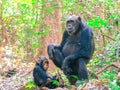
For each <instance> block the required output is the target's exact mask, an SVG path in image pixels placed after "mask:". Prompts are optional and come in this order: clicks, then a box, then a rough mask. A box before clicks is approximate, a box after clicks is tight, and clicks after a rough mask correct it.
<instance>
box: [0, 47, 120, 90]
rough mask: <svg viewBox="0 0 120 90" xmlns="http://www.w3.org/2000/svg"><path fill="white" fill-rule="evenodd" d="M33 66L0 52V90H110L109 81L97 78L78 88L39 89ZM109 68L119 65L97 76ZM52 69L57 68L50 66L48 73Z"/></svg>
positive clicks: (12, 55) (31, 63) (10, 54)
mask: <svg viewBox="0 0 120 90" xmlns="http://www.w3.org/2000/svg"><path fill="white" fill-rule="evenodd" d="M7 50H8V49H7ZM6 52H8V51H6ZM9 52H10V50H9ZM50 62H51V61H50ZM34 65H35V63H33V62H26V61H25V60H21V59H18V58H16V57H15V56H14V54H12V51H11V53H9V55H7V54H1V52H0V90H112V89H110V88H109V87H108V85H107V84H106V83H109V82H110V81H109V79H102V80H101V79H98V78H97V79H92V80H90V81H89V82H86V83H84V84H82V85H79V86H78V87H75V86H73V85H66V86H65V87H64V88H60V87H58V88H56V89H48V88H45V87H44V89H40V88H39V87H36V86H35V85H34V83H33V76H32V73H33V68H34ZM111 66H113V67H116V68H118V69H120V64H119V63H117V64H111V65H108V66H105V67H103V68H102V69H101V70H100V71H99V72H97V74H100V73H101V72H103V71H104V70H106V69H108V68H109V67H111ZM52 69H54V72H55V70H56V69H57V68H56V67H55V66H54V65H53V64H51V65H50V68H49V72H51V70H52ZM60 72H62V71H60ZM60 74H61V73H60ZM63 76H64V75H63ZM118 78H120V73H119V74H118ZM31 82H32V83H31Z"/></svg>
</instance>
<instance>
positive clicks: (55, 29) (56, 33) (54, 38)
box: [41, 0, 62, 70]
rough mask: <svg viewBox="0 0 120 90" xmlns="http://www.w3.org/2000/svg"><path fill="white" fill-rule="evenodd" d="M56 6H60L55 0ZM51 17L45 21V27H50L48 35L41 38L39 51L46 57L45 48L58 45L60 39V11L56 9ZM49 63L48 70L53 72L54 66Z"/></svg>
mask: <svg viewBox="0 0 120 90" xmlns="http://www.w3.org/2000/svg"><path fill="white" fill-rule="evenodd" d="M56 4H57V5H60V1H59V0H57V2H56ZM48 5H50V6H52V3H50V2H48ZM52 15H53V16H52V17H49V16H48V17H47V18H46V20H45V23H44V24H45V25H47V26H50V33H49V35H48V36H45V37H44V38H43V40H44V41H43V42H42V43H41V44H42V49H41V55H44V56H47V57H48V54H47V46H48V45H49V44H50V43H55V44H60V42H61V38H62V28H61V21H60V17H61V15H60V10H59V8H56V10H55V11H53V12H52ZM49 62H50V68H49V69H50V70H54V69H55V65H54V64H53V62H52V61H51V60H49Z"/></svg>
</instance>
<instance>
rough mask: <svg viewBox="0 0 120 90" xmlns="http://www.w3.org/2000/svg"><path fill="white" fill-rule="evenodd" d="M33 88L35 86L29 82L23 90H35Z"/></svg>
mask: <svg viewBox="0 0 120 90" xmlns="http://www.w3.org/2000/svg"><path fill="white" fill-rule="evenodd" d="M35 87H36V85H35V84H34V82H33V81H29V82H28V83H27V85H26V86H25V90H33V88H35Z"/></svg>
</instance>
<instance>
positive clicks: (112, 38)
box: [102, 33, 116, 41]
mask: <svg viewBox="0 0 120 90" xmlns="http://www.w3.org/2000/svg"><path fill="white" fill-rule="evenodd" d="M102 36H105V37H107V38H110V39H111V40H113V41H116V40H115V39H113V38H111V37H110V36H107V35H105V34H103V33H102Z"/></svg>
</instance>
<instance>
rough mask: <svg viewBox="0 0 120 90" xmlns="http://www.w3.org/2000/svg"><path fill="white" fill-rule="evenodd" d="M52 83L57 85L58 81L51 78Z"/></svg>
mask: <svg viewBox="0 0 120 90" xmlns="http://www.w3.org/2000/svg"><path fill="white" fill-rule="evenodd" d="M52 84H55V85H59V84H60V83H59V81H57V80H53V81H52Z"/></svg>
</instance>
